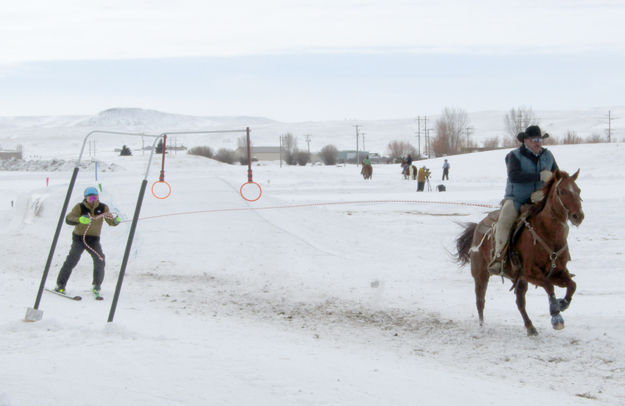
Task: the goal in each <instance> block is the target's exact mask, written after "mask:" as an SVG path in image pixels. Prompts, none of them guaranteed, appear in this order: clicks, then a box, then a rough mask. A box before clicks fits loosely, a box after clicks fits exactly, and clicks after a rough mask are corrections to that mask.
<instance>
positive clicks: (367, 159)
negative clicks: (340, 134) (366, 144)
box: [362, 158, 371, 165]
mask: <svg viewBox="0 0 625 406" xmlns="http://www.w3.org/2000/svg"><path fill="white" fill-rule="evenodd" d="M362 164H363V165H371V160H370V159H369V158H365V159H363V160H362Z"/></svg>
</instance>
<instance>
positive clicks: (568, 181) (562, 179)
mask: <svg viewBox="0 0 625 406" xmlns="http://www.w3.org/2000/svg"><path fill="white" fill-rule="evenodd" d="M578 176H579V169H578V170H577V172H575V173H574V174H573V175H571V176H569V174H568V173H566V172H564V171H555V173H554V176H553V179H552V180H551V181H550V182H549V185H548V186H550V189H551V193H552V199H553V203H552V204H553V205H554V206H556V207H557V206H558V205H561V206H562V207H563V208H564V211H565V212H566V217H567V219H568V220H569V221H570V222H571V224H573V225H574V226H576V227H577V226H579V225H580V224H582V221H584V211H583V210H582V197H581V196H580V192H581V190H580V189H579V187H578V186H577V183H575V181H576V180H577V177H578Z"/></svg>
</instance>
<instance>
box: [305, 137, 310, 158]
mask: <svg viewBox="0 0 625 406" xmlns="http://www.w3.org/2000/svg"><path fill="white" fill-rule="evenodd" d="M305 137H306V144H308V154H310V134H306V135H305Z"/></svg>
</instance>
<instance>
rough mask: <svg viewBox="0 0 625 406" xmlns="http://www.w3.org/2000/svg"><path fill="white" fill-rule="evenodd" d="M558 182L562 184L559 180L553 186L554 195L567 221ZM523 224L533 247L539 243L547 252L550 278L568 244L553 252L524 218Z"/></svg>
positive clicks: (567, 213)
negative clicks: (531, 238) (532, 240)
mask: <svg viewBox="0 0 625 406" xmlns="http://www.w3.org/2000/svg"><path fill="white" fill-rule="evenodd" d="M560 182H562V179H559V180H558V182H557V183H556V184H555V185H554V189H555V190H554V193H555V194H556V197H557V200H558V202H560V205H562V208H563V209H564V211H565V213H566V219H568V218H569V209H567V208H566V206H565V205H564V202H563V201H562V199H560V191H559V189H558V186H559V185H560ZM564 221H565V222H566V220H564ZM523 223H524V224H525V227H527V229H528V230H529V231H530V233H531V234H532V237H533V238H534V245H536V241H538V242H539V243H540V245H541V246H542V247H543V248H544V249H545V251H547V253H548V254H549V259H550V260H551V265H550V268H549V273H548V274H547V278H550V277H551V274H553V271H554V270H555V269H556V261H557V260H558V257H559V256H560V255H561V254H562V253H563V252H564V251H565V250H566V249H567V248H568V246H569V244H568V242H567V243H565V244H564V246H563V247H562V248H560V249H559V250H558V251H554V250H552V249H551V247H550V246H549V245H548V244H547V243H546V242H545V240H544V239H543V238H542V237H541V236H539V235H538V233H537V232H536V230H534V227H532V225H531V224H530V223H529V222H528V221H527V219H526V218H523Z"/></svg>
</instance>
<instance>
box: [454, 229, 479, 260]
mask: <svg viewBox="0 0 625 406" xmlns="http://www.w3.org/2000/svg"><path fill="white" fill-rule="evenodd" d="M463 227H464V231H462V233H460V235H459V236H458V238H457V239H456V248H457V249H458V253H457V254H456V256H455V258H456V262H458V263H459V264H460V265H461V266H464V265H466V264H468V263H469V261H470V260H471V258H470V255H471V245H473V234H474V233H475V228H476V227H477V223H465V224H464V225H463Z"/></svg>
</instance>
